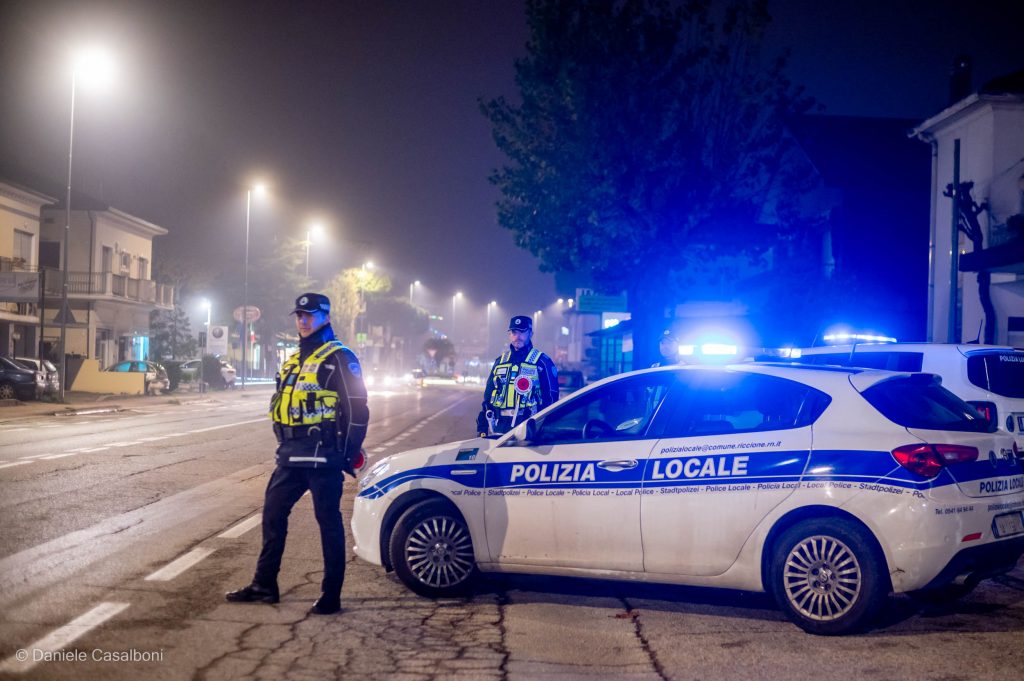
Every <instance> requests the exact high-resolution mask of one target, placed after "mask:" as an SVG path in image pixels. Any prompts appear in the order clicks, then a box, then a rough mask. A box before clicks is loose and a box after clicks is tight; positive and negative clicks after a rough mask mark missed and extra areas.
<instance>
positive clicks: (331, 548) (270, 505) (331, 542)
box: [253, 466, 345, 596]
mask: <svg viewBox="0 0 1024 681" xmlns="http://www.w3.org/2000/svg"><path fill="white" fill-rule="evenodd" d="M344 481H345V476H344V474H343V473H342V472H341V470H340V469H338V468H300V467H297V466H278V467H277V468H275V469H274V473H273V474H272V475H271V476H270V482H269V483H268V484H267V491H266V494H265V497H264V500H263V549H262V550H261V551H260V557H259V560H257V561H256V576H255V577H253V582H254V583H256V584H259V585H260V586H263V587H266V588H275V589H276V587H277V573H278V572H279V571H280V570H281V556H282V555H283V554H284V543H285V539H286V538H287V536H288V516H289V514H290V513H291V512H292V507H293V506H295V503H296V502H297V501H298V500H299V499H300V498H301V497H302V495H303V494H304V493H305V492H306V490H307V489H308V490H309V493H310V496H312V497H313V512H314V514H315V515H316V522H317V524H319V525H320V546H321V548H322V550H323V554H324V578H323V582H322V583H321V590H322V591H323V593H324V594H325V595H327V596H339V595H340V594H341V584H342V582H343V581H344V580H345V528H344V526H343V525H342V523H341V488H342V485H343V484H344Z"/></svg>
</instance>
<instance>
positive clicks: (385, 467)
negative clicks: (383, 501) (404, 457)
mask: <svg viewBox="0 0 1024 681" xmlns="http://www.w3.org/2000/svg"><path fill="white" fill-rule="evenodd" d="M389 470H391V461H390V460H388V459H384V460H383V461H378V462H377V463H376V464H374V466H373V468H371V469H370V470H368V471H367V472H366V475H364V476H363V477H361V478H359V489H360V490H364V489H366V488H367V487H370V486H371V485H374V484H376V482H377V481H378V480H379V479H381V478H382V477H383V476H384V474H385V473H387V472H388V471H389Z"/></svg>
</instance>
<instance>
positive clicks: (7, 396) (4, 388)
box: [0, 383, 17, 400]
mask: <svg viewBox="0 0 1024 681" xmlns="http://www.w3.org/2000/svg"><path fill="white" fill-rule="evenodd" d="M15 397H17V393H15V391H14V386H13V385H11V384H10V383H0V400H13V399H14V398H15Z"/></svg>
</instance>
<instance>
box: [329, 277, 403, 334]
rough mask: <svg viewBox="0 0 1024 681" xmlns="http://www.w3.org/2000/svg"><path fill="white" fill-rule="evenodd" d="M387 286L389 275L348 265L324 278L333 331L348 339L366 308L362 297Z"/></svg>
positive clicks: (389, 284)
mask: <svg viewBox="0 0 1024 681" xmlns="http://www.w3.org/2000/svg"><path fill="white" fill-rule="evenodd" d="M390 290H391V279H389V278H388V276H387V275H385V274H382V273H380V272H377V271H375V270H370V269H366V268H363V267H352V268H349V269H347V270H343V271H342V272H341V273H339V274H337V275H336V276H335V277H334V278H333V279H331V280H330V281H329V282H327V286H326V287H325V290H324V292H325V293H326V294H327V296H328V297H329V298H330V299H331V325H332V326H333V327H334V330H335V332H336V333H337V334H338V335H339V336H341V337H342V339H343V340H345V341H346V342H348V343H352V342H353V341H354V340H355V335H356V319H357V318H358V317H359V315H360V314H361V313H363V312H365V311H366V297H367V296H368V295H374V294H380V293H387V292H388V291H390ZM345 334H347V337H345Z"/></svg>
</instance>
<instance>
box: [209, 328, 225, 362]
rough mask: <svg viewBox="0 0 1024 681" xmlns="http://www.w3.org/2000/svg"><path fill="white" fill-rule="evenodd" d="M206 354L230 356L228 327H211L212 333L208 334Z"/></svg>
mask: <svg viewBox="0 0 1024 681" xmlns="http://www.w3.org/2000/svg"><path fill="white" fill-rule="evenodd" d="M206 354H208V355H218V356H220V355H226V354H228V327H226V326H211V327H210V333H208V334H206Z"/></svg>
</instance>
